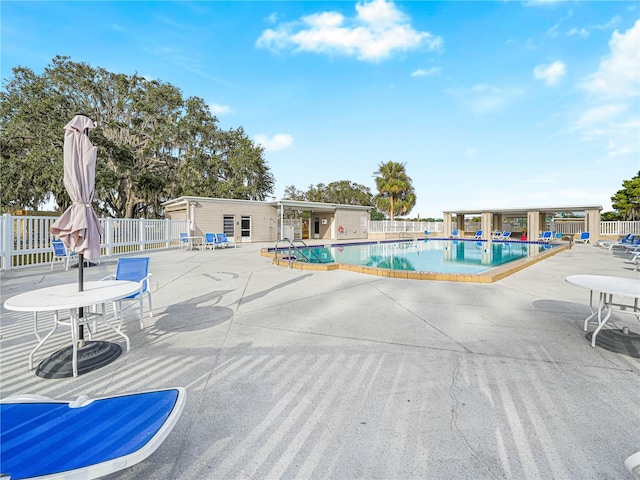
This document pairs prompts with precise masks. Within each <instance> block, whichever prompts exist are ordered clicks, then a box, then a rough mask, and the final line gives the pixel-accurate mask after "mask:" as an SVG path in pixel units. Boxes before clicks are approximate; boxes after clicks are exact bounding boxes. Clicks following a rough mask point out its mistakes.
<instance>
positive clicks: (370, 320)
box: [0, 244, 640, 479]
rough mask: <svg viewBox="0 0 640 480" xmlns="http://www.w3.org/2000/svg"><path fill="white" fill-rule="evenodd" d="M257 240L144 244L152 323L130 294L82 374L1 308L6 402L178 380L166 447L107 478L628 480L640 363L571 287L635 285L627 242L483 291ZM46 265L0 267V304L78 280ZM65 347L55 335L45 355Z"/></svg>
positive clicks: (548, 262) (28, 324)
mask: <svg viewBox="0 0 640 480" xmlns="http://www.w3.org/2000/svg"><path fill="white" fill-rule="evenodd" d="M264 246H266V245H264ZM260 247H261V245H257V244H256V245H246V244H245V245H242V244H241V245H239V246H238V248H235V249H233V248H231V249H225V250H208V251H183V250H180V251H179V250H173V251H163V252H151V253H149V254H148V256H149V257H151V267H150V270H151V271H152V272H153V276H152V277H151V288H152V295H153V306H154V316H153V318H149V317H148V316H146V317H145V324H146V328H145V329H144V330H140V329H139V328H138V326H137V317H136V312H135V309H134V307H133V306H130V307H129V308H128V309H127V310H126V313H125V314H126V319H127V324H126V332H127V334H128V335H129V336H130V338H131V345H132V346H131V350H130V351H128V352H124V353H123V354H122V356H121V357H120V358H118V359H117V360H116V361H115V362H114V363H112V364H110V365H108V366H106V367H104V368H102V369H100V370H97V371H95V372H91V373H89V374H85V375H82V376H80V377H78V378H75V379H74V378H70V379H60V380H46V379H42V378H40V377H37V376H36V375H35V373H34V371H30V370H29V369H28V367H27V359H28V354H29V352H30V350H31V349H32V348H33V347H34V346H35V336H34V335H33V325H32V316H31V314H26V313H25V314H23V313H17V312H9V311H7V310H4V309H3V310H2V332H1V334H2V337H1V344H0V346H1V351H0V353H1V362H2V363H1V378H0V391H1V394H2V397H7V396H9V395H14V394H27V393H28V394H40V395H47V396H50V397H53V398H56V399H74V398H76V397H77V396H78V395H80V394H88V395H90V396H93V397H95V396H101V395H109V394H118V393H125V392H134V391H140V390H147V389H155V388H162V387H172V386H184V387H186V389H187V395H188V397H187V404H186V407H185V410H184V412H183V415H182V417H181V419H180V420H179V422H178V424H177V426H176V428H175V429H174V430H173V432H172V433H171V434H170V435H169V437H168V438H167V439H166V440H165V442H164V443H163V444H162V445H161V446H160V448H159V449H158V450H157V451H156V452H155V453H154V454H153V455H151V456H150V457H149V458H148V459H146V460H145V461H143V462H141V463H139V464H137V465H135V466H133V467H130V468H128V469H126V470H124V471H122V472H119V473H117V474H113V475H111V476H109V477H108V478H112V479H116V478H118V479H120V478H122V479H141V478H144V479H165V478H171V477H173V478H184V479H245V478H255V479H261V478H265V479H277V478H286V479H290V478H296V479H297V478H303V479H304V478H332V479H346V478H362V479H371V478H380V479H398V478H429V479H442V478H446V479H449V478H452V479H485V478H487V479H497V478H525V479H536V478H542V479H547V478H557V479H560V478H562V479H564V478H580V479H591V478H593V479H625V478H630V476H629V474H628V473H627V472H626V470H625V468H624V466H623V461H624V459H625V458H626V457H627V456H629V455H631V454H632V453H634V452H636V451H638V450H640V405H639V399H640V360H639V359H636V358H632V357H630V356H626V355H622V354H617V353H613V352H609V351H607V350H603V349H601V348H591V346H590V345H589V343H588V342H587V340H586V339H585V338H584V332H583V331H582V324H583V321H584V318H585V317H586V316H587V315H588V313H589V307H588V297H589V295H588V292H587V291H586V290H583V289H580V288H577V287H575V286H572V285H569V284H567V283H566V282H565V280H564V279H565V277H566V276H567V275H573V274H601V275H616V276H623V277H630V278H638V275H639V274H638V272H636V271H634V270H633V267H634V266H633V265H632V264H630V263H629V262H628V260H627V258H626V257H624V256H622V255H621V253H620V252H615V251H614V252H612V251H608V250H603V249H601V248H597V247H594V246H592V245H575V246H574V247H573V248H572V249H570V250H566V251H564V252H560V253H558V254H557V255H554V256H552V257H549V258H547V259H545V260H544V261H541V262H538V263H535V264H533V265H530V266H529V267H527V268H526V269H523V270H521V271H518V272H516V273H514V274H512V275H510V276H508V277H506V278H504V279H502V280H499V281H497V282H495V283H492V284H476V283H455V282H424V281H416V280H409V279H397V278H388V277H380V276H371V275H363V274H360V273H355V272H350V271H345V270H334V271H328V272H323V271H302V270H297V269H289V268H283V267H276V266H274V265H272V263H271V259H270V258H266V257H262V256H261V255H260ZM54 270H55V271H54V272H53V273H50V272H49V267H48V266H45V267H32V268H25V269H18V270H12V271H9V272H2V283H1V286H2V289H1V292H0V293H1V300H2V302H4V301H5V300H6V299H7V298H9V297H10V296H13V295H16V294H18V293H22V292H27V291H30V290H34V289H37V288H42V287H46V286H51V285H56V284H62V283H72V282H75V281H77V270H75V269H70V270H69V271H68V272H64V271H63V270H62V268H61V267H60V266H57V267H55V269H54ZM114 271H115V260H114V259H109V260H103V261H102V263H101V264H100V265H98V266H96V267H91V268H88V269H86V270H85V280H86V281H89V280H97V279H100V278H102V277H103V276H105V275H107V274H109V273H113V272H114ZM614 317H615V319H616V322H615V325H616V326H617V327H618V328H621V327H622V326H628V327H629V328H630V329H631V330H632V331H634V332H640V323H639V322H638V320H636V318H635V317H634V316H633V315H630V314H628V313H617V312H616V313H614ZM47 318H49V317H45V320H46V319H47ZM43 323H44V322H43ZM97 338H98V339H105V340H111V341H114V342H119V341H120V339H119V338H118V337H117V336H116V335H115V334H112V333H111V332H108V331H107V330H106V329H105V328H104V327H102V328H100V330H99V331H98V334H97ZM68 343H69V334H68V331H67V330H65V329H62V328H61V329H59V331H58V332H57V333H56V334H55V335H54V336H53V337H52V339H51V340H50V342H49V343H48V344H46V345H45V346H44V347H43V349H42V355H40V356H39V357H38V359H37V361H39V360H41V359H43V358H46V356H47V355H49V354H50V353H52V352H54V351H56V350H58V349H60V348H62V347H65V346H67V345H68ZM39 353H40V352H39Z"/></svg>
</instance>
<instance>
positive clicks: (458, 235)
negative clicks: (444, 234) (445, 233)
mask: <svg viewBox="0 0 640 480" xmlns="http://www.w3.org/2000/svg"><path fill="white" fill-rule="evenodd" d="M451 236H452V237H453V238H458V237H460V231H459V230H454V231H453V232H451Z"/></svg>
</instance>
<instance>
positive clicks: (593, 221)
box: [584, 210, 600, 243]
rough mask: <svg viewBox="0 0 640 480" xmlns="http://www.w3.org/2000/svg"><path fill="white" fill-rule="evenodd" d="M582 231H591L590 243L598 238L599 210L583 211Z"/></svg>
mask: <svg viewBox="0 0 640 480" xmlns="http://www.w3.org/2000/svg"><path fill="white" fill-rule="evenodd" d="M584 231H585V232H590V233H591V235H590V237H591V242H592V243H593V242H597V241H598V240H600V210H585V211H584Z"/></svg>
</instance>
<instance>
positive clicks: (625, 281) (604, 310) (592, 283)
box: [565, 275, 640, 347]
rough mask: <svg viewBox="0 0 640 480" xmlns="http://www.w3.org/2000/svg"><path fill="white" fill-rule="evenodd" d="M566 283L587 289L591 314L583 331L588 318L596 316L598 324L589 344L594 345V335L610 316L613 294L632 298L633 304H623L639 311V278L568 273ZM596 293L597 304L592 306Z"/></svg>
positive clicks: (585, 329)
mask: <svg viewBox="0 0 640 480" xmlns="http://www.w3.org/2000/svg"><path fill="white" fill-rule="evenodd" d="M565 281H566V282H567V283H570V284H572V285H575V286H577V287H581V288H585V289H587V290H589V308H590V309H591V315H589V316H588V317H587V318H586V319H585V321H584V331H585V332H586V331H587V325H588V323H589V320H591V319H592V318H594V317H597V320H598V326H597V327H596V329H595V331H594V332H593V336H592V337H591V346H592V347H595V346H596V336H597V335H598V332H600V330H602V327H604V326H605V324H606V323H607V321H608V320H609V318H611V307H612V306H614V305H619V304H614V303H613V296H614V295H616V296H620V297H627V298H633V299H634V303H633V305H624V306H625V307H628V308H631V309H633V311H634V312H640V309H639V308H638V299H640V279H638V278H627V277H613V276H608V275H569V276H568V277H566V278H565ZM594 292H595V293H597V294H598V306H597V307H596V308H594V305H593V295H594Z"/></svg>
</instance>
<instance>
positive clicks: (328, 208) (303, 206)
mask: <svg viewBox="0 0 640 480" xmlns="http://www.w3.org/2000/svg"><path fill="white" fill-rule="evenodd" d="M188 202H215V203H252V204H256V205H271V206H273V207H276V208H278V207H280V206H282V207H284V208H291V209H296V210H313V211H314V212H321V211H324V212H335V211H336V210H337V209H341V210H362V211H365V212H368V211H370V210H371V209H372V208H373V207H370V206H363V205H344V204H341V203H321V202H303V201H300V200H274V201H271V202H263V201H260V200H238V199H235V198H214V197H191V196H183V197H178V198H174V199H172V200H168V201H166V202H163V203H162V205H163V206H165V207H170V206H173V205H179V204H184V203H188Z"/></svg>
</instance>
